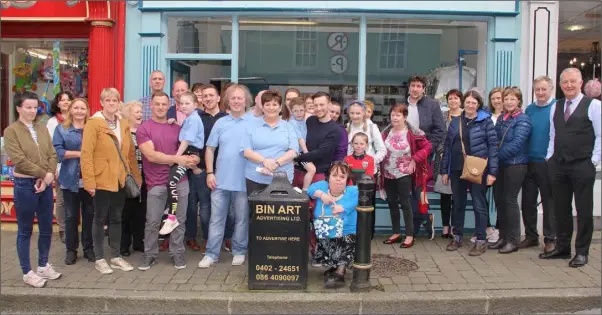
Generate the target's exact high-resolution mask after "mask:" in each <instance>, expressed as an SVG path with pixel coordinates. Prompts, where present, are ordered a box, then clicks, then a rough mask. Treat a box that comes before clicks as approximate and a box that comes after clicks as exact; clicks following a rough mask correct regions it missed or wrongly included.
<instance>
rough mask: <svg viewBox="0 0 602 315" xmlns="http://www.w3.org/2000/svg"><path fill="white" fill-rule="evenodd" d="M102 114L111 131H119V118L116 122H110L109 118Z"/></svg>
mask: <svg viewBox="0 0 602 315" xmlns="http://www.w3.org/2000/svg"><path fill="white" fill-rule="evenodd" d="M101 114H102V117H104V118H105V120H106V121H107V125H109V129H111V130H115V129H117V118H115V120H109V119H108V118H107V116H105V114H103V113H102V112H101Z"/></svg>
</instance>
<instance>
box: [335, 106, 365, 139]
mask: <svg viewBox="0 0 602 315" xmlns="http://www.w3.org/2000/svg"><path fill="white" fill-rule="evenodd" d="M351 106H358V107H359V108H361V109H363V110H364V123H363V124H362V130H363V131H364V132H368V116H367V114H366V107H365V106H366V105H364V106H362V104H361V103H358V102H353V103H351V105H349V108H347V113H348V114H349V111H350V110H351ZM341 114H342V113H341ZM352 124H353V122H352V121H349V124H348V125H347V133H350V132H351V125H352Z"/></svg>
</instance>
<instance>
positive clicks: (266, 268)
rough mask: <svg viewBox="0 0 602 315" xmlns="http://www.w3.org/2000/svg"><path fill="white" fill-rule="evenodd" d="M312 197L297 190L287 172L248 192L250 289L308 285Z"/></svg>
mask: <svg viewBox="0 0 602 315" xmlns="http://www.w3.org/2000/svg"><path fill="white" fill-rule="evenodd" d="M308 208H309V197H308V196H307V195H306V194H304V193H298V192H296V191H295V190H294V188H293V187H292V186H291V184H290V183H289V181H288V179H287V177H286V173H282V172H278V173H275V174H274V179H273V180H272V183H271V184H270V185H269V186H268V187H266V188H265V189H264V190H262V191H259V192H254V193H252V194H251V195H250V196H249V210H250V211H251V223H250V227H249V250H248V253H249V261H248V265H249V281H248V282H249V289H250V290H278V289H299V290H303V289H305V288H306V287H307V261H308V244H309V213H308V211H309V209H308Z"/></svg>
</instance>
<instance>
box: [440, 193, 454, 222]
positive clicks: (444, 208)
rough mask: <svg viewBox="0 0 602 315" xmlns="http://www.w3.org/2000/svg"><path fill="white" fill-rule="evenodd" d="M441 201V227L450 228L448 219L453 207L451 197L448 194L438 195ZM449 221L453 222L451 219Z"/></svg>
mask: <svg viewBox="0 0 602 315" xmlns="http://www.w3.org/2000/svg"><path fill="white" fill-rule="evenodd" d="M440 196H441V199H440V202H441V224H442V225H443V226H448V227H449V226H450V224H449V223H450V219H451V217H452V215H453V214H452V207H453V204H454V202H453V200H452V195H448V194H440ZM451 221H452V222H453V219H451Z"/></svg>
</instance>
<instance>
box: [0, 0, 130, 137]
mask: <svg viewBox="0 0 602 315" xmlns="http://www.w3.org/2000/svg"><path fill="white" fill-rule="evenodd" d="M1 5H2V14H1V16H0V36H1V37H2V69H3V70H2V71H3V72H2V76H1V77H2V79H3V81H2V89H3V90H2V91H3V93H2V95H3V96H4V95H6V96H8V97H3V98H2V117H3V120H2V130H4V128H5V127H6V125H8V123H10V122H11V121H12V120H13V119H14V113H13V111H12V110H10V106H12V105H10V104H12V93H13V92H19V91H26V90H27V91H33V92H35V93H37V94H38V95H39V96H40V97H42V96H43V95H46V98H48V99H49V100H52V99H53V98H54V95H55V94H56V93H58V91H64V90H68V91H71V92H73V93H74V94H75V95H76V96H79V97H87V98H88V100H89V103H90V106H91V108H92V109H93V110H94V111H96V110H98V109H99V108H100V102H99V96H100V91H101V90H102V88H105V87H117V88H118V89H119V90H120V91H121V92H123V78H124V76H123V64H124V62H123V58H124V48H125V46H124V39H125V27H124V26H125V25H124V23H125V3H123V2H121V1H114V2H113V1H1ZM54 69H56V70H57V71H54ZM53 74H56V76H55V77H54V78H52V76H53ZM5 90H6V91H5Z"/></svg>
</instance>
